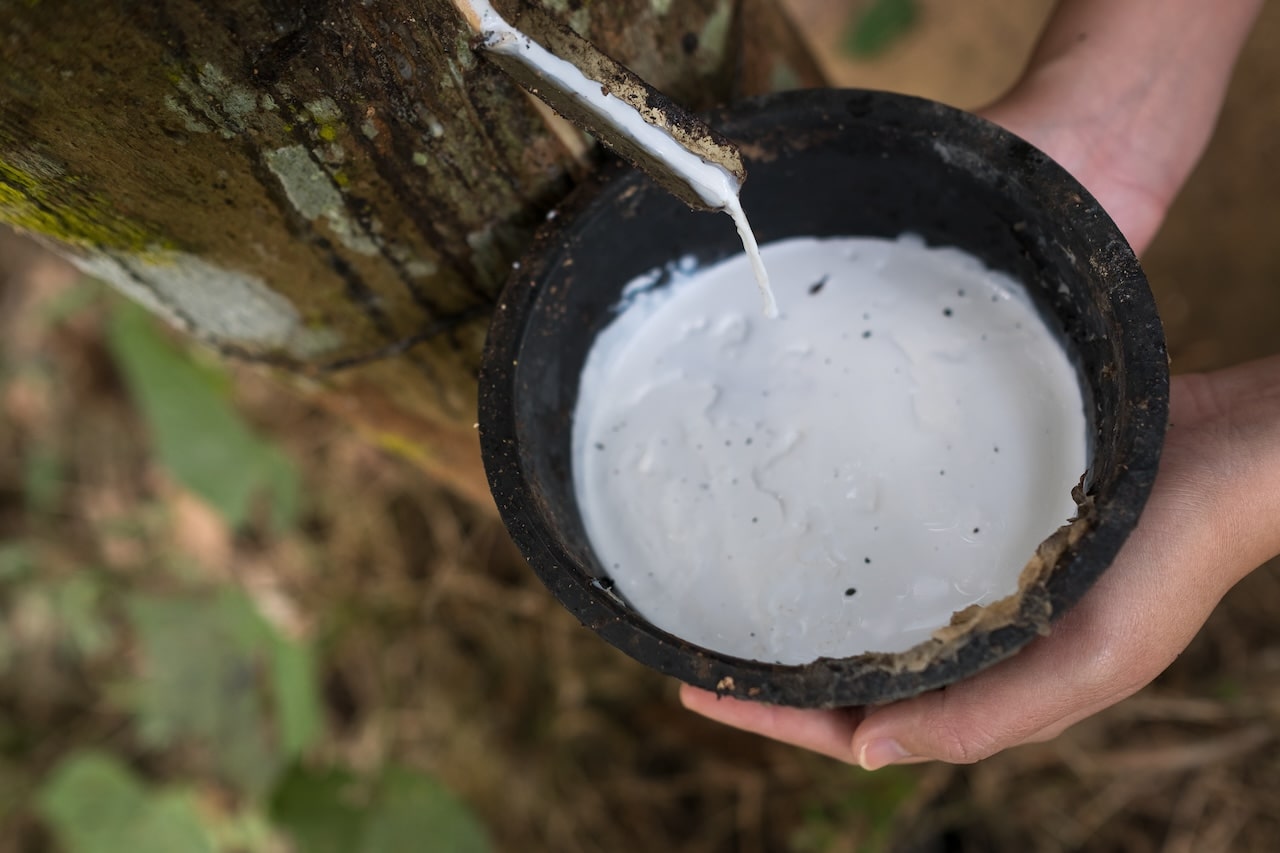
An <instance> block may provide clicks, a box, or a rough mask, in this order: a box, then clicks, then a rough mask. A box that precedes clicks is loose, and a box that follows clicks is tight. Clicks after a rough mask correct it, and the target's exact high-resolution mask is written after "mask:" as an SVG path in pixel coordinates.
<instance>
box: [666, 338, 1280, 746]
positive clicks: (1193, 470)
mask: <svg viewBox="0 0 1280 853" xmlns="http://www.w3.org/2000/svg"><path fill="white" fill-rule="evenodd" d="M1170 420H1171V423H1170V427H1169V433H1168V436H1167V438H1166V441H1165V449H1164V455H1163V457H1162V460H1161V466H1160V473H1159V475H1158V476H1157V478H1156V483H1155V487H1154V489H1153V490H1152V493H1151V498H1150V500H1149V501H1148V503H1147V507H1146V510H1145V511H1144V513H1143V515H1142V519H1141V521H1140V523H1139V524H1138V527H1137V528H1136V529H1135V530H1134V532H1133V534H1132V535H1131V536H1130V538H1129V540H1128V542H1126V543H1125V546H1124V547H1123V548H1122V549H1121V551H1120V554H1119V555H1118V556H1117V558H1116V560H1115V563H1114V564H1113V565H1112V566H1111V568H1109V569H1108V570H1107V571H1106V572H1105V573H1104V574H1103V576H1102V578H1101V579H1100V580H1099V581H1098V583H1097V584H1096V585H1095V586H1094V587H1093V589H1091V590H1090V591H1089V592H1088V593H1087V594H1086V595H1085V596H1084V598H1083V599H1081V601H1080V602H1079V603H1078V604H1077V605H1076V606H1075V607H1074V608H1073V609H1072V610H1071V611H1069V612H1068V613H1067V614H1066V615H1064V616H1063V617H1062V619H1060V620H1059V621H1058V622H1056V623H1055V624H1054V626H1053V630H1052V633H1051V634H1050V635H1049V636H1047V637H1044V638H1041V639H1037V640H1035V641H1034V642H1032V643H1031V644H1030V645H1028V646H1027V647H1026V648H1025V649H1023V650H1022V651H1021V652H1020V653H1019V654H1017V655H1015V656H1014V657H1012V658H1010V659H1008V660H1006V661H1004V662H1002V663H999V664H996V665H995V666H993V667H991V668H990V669H988V670H985V671H983V672H981V673H978V674H977V675H975V676H973V677H971V678H969V679H966V680H964V681H961V682H958V683H956V684H953V685H951V686H949V687H947V688H945V689H943V690H938V691H934V692H932V693H927V694H925V695H923V696H918V697H916V698H914V699H908V700H906V701H903V702H898V703H895V704H892V705H887V706H884V707H879V708H869V709H865V710H864V709H839V710H832V711H811V710H802V709H797V708H781V707H774V706H769V705H762V704H758V703H754V702H747V701H742V700H737V699H730V698H718V697H717V696H716V695H715V694H714V693H709V692H706V691H702V690H697V689H695V688H692V687H689V686H688V685H685V686H683V687H682V688H681V694H680V698H681V701H683V702H684V704H685V706H686V707H688V708H690V709H691V710H693V711H696V712H698V713H700V714H703V715H705V716H707V717H710V718H711V719H714V720H718V721H720V722H722V723H726V724H728V725H731V726H736V727H737V728H741V729H745V730H747V731H752V732H756V733H757V734H762V735H765V736H766V737H771V738H774V739H776V740H780V741H783V742H784V743H790V744H794V745H796V746H801V747H804V748H806V749H811V750H814V751H815V752H820V753H823V754H826V755H830V756H832V757H834V758H838V759H841V760H843V761H848V762H851V763H858V764H861V765H862V766H863V767H865V768H867V769H876V768H879V767H883V766H885V765H886V764H891V763H903V762H909V761H913V760H923V759H939V760H942V761H950V762H960V763H967V762H973V761H978V760H980V759H982V758H986V757H987V756H990V755H993V754H995V753H996V752H999V751H1001V750H1003V749H1006V748H1008V747H1011V746H1015V745H1018V744H1022V743H1031V742H1037V741H1044V740H1048V739H1050V738H1053V737H1055V736H1057V735H1058V734H1059V733H1060V732H1062V731H1063V730H1064V729H1066V728H1067V727H1068V726H1070V725H1071V724H1073V723H1075V722H1078V721H1079V720H1082V719H1084V718H1085V717H1088V716H1090V715H1092V714H1094V713H1097V712H1098V711H1100V710H1102V709H1103V708H1106V707H1108V706H1109V705H1112V704H1114V703H1115V702H1118V701H1120V700H1121V699H1123V698H1125V697H1126V696H1128V695H1130V694H1132V693H1133V692H1135V691H1136V690H1138V689H1139V688H1141V687H1142V686H1144V685H1145V684H1147V683H1148V682H1150V681H1151V680H1152V679H1153V678H1155V676H1156V675H1158V674H1159V673H1160V672H1161V671H1162V670H1164V669H1165V667H1167V666H1168V665H1169V664H1170V663H1171V662H1172V661H1173V659H1174V658H1176V657H1177V656H1178V654H1179V653H1180V652H1181V651H1182V650H1183V648H1185V647H1186V645H1187V643H1189V642H1190V641H1191V638H1192V637H1193V636H1194V635H1195V634H1196V632H1197V631H1198V630H1199V629H1200V627H1201V626H1202V625H1203V624H1204V621H1205V620H1206V619H1207V618H1208V616H1209V613H1210V611H1212V610H1213V608H1214V606H1216V605H1217V603H1218V601H1219V599H1221V597H1222V596H1223V594H1224V593H1226V591H1227V590H1228V589H1230V588H1231V586H1232V585H1234V584H1235V583H1236V581H1237V580H1239V579H1240V578H1241V577H1243V576H1244V575H1245V574H1247V573H1248V572H1249V571H1250V570H1252V569H1253V568H1254V567H1256V566H1258V565H1259V564H1261V563H1262V562H1264V561H1265V560H1267V559H1269V558H1270V557H1272V556H1275V555H1276V554H1277V553H1278V552H1280V528H1278V527H1277V525H1276V524H1275V523H1274V520H1275V518H1277V517H1280V474H1278V473H1277V472H1280V357H1273V358H1270V359H1265V360H1262V361H1256V362H1251V363H1249V364H1247V365H1243V366H1240V367H1236V368H1231V369H1228V370H1224V371H1219V372H1216V373H1210V374H1199V375H1189V376H1181V377H1177V378H1176V379H1175V380H1174V383H1173V387H1172V399H1171V418H1170Z"/></svg>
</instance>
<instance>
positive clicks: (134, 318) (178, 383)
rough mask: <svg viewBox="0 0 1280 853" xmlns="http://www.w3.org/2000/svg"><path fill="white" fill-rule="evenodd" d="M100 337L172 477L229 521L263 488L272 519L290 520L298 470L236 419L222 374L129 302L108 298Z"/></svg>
mask: <svg viewBox="0 0 1280 853" xmlns="http://www.w3.org/2000/svg"><path fill="white" fill-rule="evenodd" d="M107 340H108V343H109V345H110V347H111V352H112V354H113V355H114V356H115V359H116V363H117V365H118V366H119V368H120V371H121V372H122V373H123V375H124V377H125V380H126V382H127V383H128V386H129V391H130V393H131V394H132V396H133V398H134V400H136V401H137V405H138V408H139V410H140V411H141V412H142V414H143V416H144V418H145V420H146V423H147V425H148V426H149V427H150V429H151V436H152V440H153V442H154V446H155V451H156V454H157V456H158V457H159V459H160V461H161V463H162V464H163V465H164V466H165V467H166V468H168V469H169V471H170V472H171V473H172V474H173V475H174V477H176V478H177V479H178V480H179V481H180V482H181V483H182V484H183V485H184V486H186V487H187V488H189V489H191V490H192V491H193V492H195V493H196V494H198V495H200V496H201V497H202V498H204V499H205V500H207V501H208V502H209V503H210V504H212V505H213V507H214V508H215V509H217V510H218V511H219V512H220V513H222V515H223V517H224V518H226V520H227V522H228V523H229V524H230V525H231V526H232V527H240V526H242V525H243V524H244V523H245V522H246V521H247V520H248V519H249V515H250V511H251V510H252V508H253V500H254V498H255V497H257V496H259V495H260V494H262V493H264V492H265V493H267V494H269V495H270V496H271V507H272V519H273V521H274V522H275V523H276V525H277V526H288V525H290V524H292V523H293V522H294V520H295V518H296V517H297V514H298V500H299V485H298V471H297V468H296V466H295V465H294V464H293V462H292V461H290V460H289V458H288V457H287V456H285V455H284V454H283V453H282V452H281V451H280V450H279V448H277V447H275V446H274V445H272V444H270V443H269V442H267V441H264V440H263V439H262V438H260V437H259V436H257V435H256V434H254V432H253V431H252V430H250V429H249V427H248V426H247V425H246V424H245V423H244V421H243V420H242V419H241V418H240V417H239V415H238V414H237V413H236V411H235V409H234V408H233V407H232V405H231V403H230V400H229V399H228V390H229V387H228V381H227V377H226V376H225V374H222V373H220V372H218V371H216V370H214V369H213V368H211V367H208V366H205V365H201V364H197V363H196V362H194V361H193V360H191V359H190V358H188V357H186V356H185V355H184V354H183V353H182V352H181V351H180V350H178V349H177V348H176V347H174V346H173V345H171V344H170V343H169V342H168V341H166V340H165V338H164V337H163V336H162V335H161V334H160V332H159V330H158V329H157V327H156V325H155V322H154V321H153V320H152V319H151V318H150V317H149V316H148V315H147V314H146V313H145V312H144V311H143V310H142V309H141V308H139V307H137V306H135V305H133V304H131V303H127V302H123V301H116V302H115V307H114V309H113V310H112V312H111V324H110V326H109V328H108V335H107Z"/></svg>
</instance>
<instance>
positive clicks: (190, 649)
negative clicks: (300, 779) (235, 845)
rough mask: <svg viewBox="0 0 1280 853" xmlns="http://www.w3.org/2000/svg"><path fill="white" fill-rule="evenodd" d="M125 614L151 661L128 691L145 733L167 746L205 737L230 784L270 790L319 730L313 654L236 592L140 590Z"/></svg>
mask: <svg viewBox="0 0 1280 853" xmlns="http://www.w3.org/2000/svg"><path fill="white" fill-rule="evenodd" d="M128 611H129V615H130V619H131V621H132V623H133V626H134V629H135V631H136V632H137V633H138V637H139V640H140V641H141V645H142V650H143V656H144V659H145V670H144V673H143V676H142V677H141V678H139V679H137V680H136V681H135V682H133V683H132V684H130V685H129V688H128V691H127V695H128V697H129V701H130V703H131V704H132V706H133V709H134V711H135V713H136V714H137V725H138V733H139V736H140V737H141V738H142V739H143V741H144V742H146V743H148V744H149V745H152V746H155V747H161V748H163V747H166V746H169V745H171V744H174V743H176V742H177V741H179V740H183V739H188V738H192V739H196V740H198V741H201V742H203V743H205V744H206V745H207V746H209V747H210V751H211V756H212V760H213V762H214V764H215V766H216V767H217V768H218V770H219V771H220V772H221V773H222V775H223V776H224V777H225V778H226V779H227V780H228V781H230V782H232V783H233V784H235V785H236V786H237V787H239V788H240V789H241V790H242V791H244V792H245V793H247V794H249V795H251V796H259V795H262V794H265V793H266V792H267V791H268V790H269V789H270V788H271V786H272V784H273V783H274V782H275V780H276V778H277V777H278V775H279V773H280V772H281V770H282V769H283V767H284V765H285V763H286V761H287V758H288V757H289V756H291V755H295V754H297V753H298V752H300V751H302V750H303V749H304V748H305V747H306V746H307V745H308V744H309V743H310V742H311V741H312V740H313V739H314V738H315V736H316V735H317V734H318V733H319V731H320V720H321V714H320V710H319V699H318V695H317V690H316V685H315V678H314V674H313V668H314V667H313V665H312V664H311V662H310V653H309V652H308V651H306V650H302V649H298V648H296V646H295V644H294V643H292V641H290V640H288V639H287V638H284V637H281V636H279V635H278V634H277V632H275V630H274V629H273V628H272V627H271V626H270V625H268V624H267V623H266V621H265V620H263V619H262V617H261V616H260V615H259V614H258V612H257V610H256V609H255V608H254V607H253V604H252V603H251V602H250V601H249V600H248V599H247V598H245V597H244V596H243V595H241V594H239V593H237V592H232V591H223V592H221V593H219V594H218V595H216V596H214V597H209V598H201V597H185V598H177V597H174V598H156V597H146V596H137V597H134V598H133V599H131V600H130V601H129V602H128Z"/></svg>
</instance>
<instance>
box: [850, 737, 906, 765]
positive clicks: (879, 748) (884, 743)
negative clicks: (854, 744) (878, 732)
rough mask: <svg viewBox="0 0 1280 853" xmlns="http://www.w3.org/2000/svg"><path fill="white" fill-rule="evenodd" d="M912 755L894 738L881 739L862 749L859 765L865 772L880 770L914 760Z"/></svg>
mask: <svg viewBox="0 0 1280 853" xmlns="http://www.w3.org/2000/svg"><path fill="white" fill-rule="evenodd" d="M912 757H913V756H912V755H911V753H909V752H907V751H906V750H905V749H903V748H902V744H900V743H898V742H897V741H896V740H893V739H892V738H880V739H878V740H873V741H871V743H869V744H867V745H866V746H864V747H862V752H861V753H859V755H858V763H859V764H861V765H862V769H863V770H879V769H880V768H881V767H888V766H889V765H890V764H896V763H898V762H899V761H902V760H903V759H907V758H912Z"/></svg>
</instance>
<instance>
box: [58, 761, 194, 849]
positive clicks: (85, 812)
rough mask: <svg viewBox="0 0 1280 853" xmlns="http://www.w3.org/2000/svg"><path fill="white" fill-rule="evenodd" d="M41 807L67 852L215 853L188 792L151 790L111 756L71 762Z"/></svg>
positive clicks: (59, 769)
mask: <svg viewBox="0 0 1280 853" xmlns="http://www.w3.org/2000/svg"><path fill="white" fill-rule="evenodd" d="M38 805H39V810H40V812H41V814H43V815H44V817H45V818H46V819H47V820H48V821H49V823H50V824H51V825H52V827H53V830H54V834H55V835H56V836H57V838H58V839H59V841H61V842H62V844H63V846H65V847H66V849H67V853H175V851H183V853H215V849H214V846H213V840H212V838H211V837H210V835H209V833H208V831H207V830H206V829H205V827H204V825H203V824H202V822H201V820H200V816H199V814H198V812H197V811H196V808H195V806H194V804H193V803H192V800H191V796H190V794H189V793H188V792H185V791H181V790H177V789H172V790H169V789H163V788H159V789H152V788H148V787H147V786H145V785H144V784H143V783H142V782H140V781H139V780H138V779H137V777H135V776H134V775H133V774H132V773H131V772H130V771H129V770H128V769H127V768H126V767H124V766H123V765H121V764H120V762H119V761H117V760H116V759H115V758H112V757H111V756H108V755H102V754H99V753H94V752H88V751H85V752H81V753H78V754H75V755H73V756H71V757H70V758H68V759H67V760H66V761H65V762H64V763H63V764H62V765H61V766H59V767H58V769H57V770H56V771H55V772H54V774H53V776H52V777H51V778H50V779H49V781H48V782H47V783H46V784H45V786H44V789H43V790H42V791H41V794H40V797H39V802H38Z"/></svg>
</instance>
